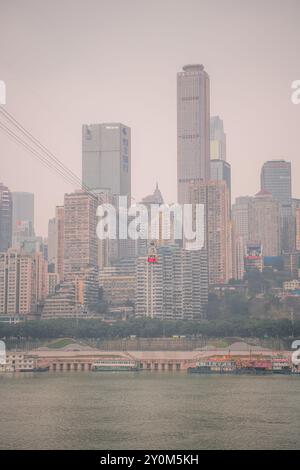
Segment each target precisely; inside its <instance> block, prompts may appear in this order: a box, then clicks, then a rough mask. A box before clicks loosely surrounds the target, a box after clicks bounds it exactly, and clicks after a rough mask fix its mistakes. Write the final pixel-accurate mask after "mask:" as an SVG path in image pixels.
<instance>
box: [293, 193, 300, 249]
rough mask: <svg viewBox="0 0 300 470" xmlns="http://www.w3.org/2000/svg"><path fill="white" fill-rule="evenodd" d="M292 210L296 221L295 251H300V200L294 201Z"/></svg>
mask: <svg viewBox="0 0 300 470" xmlns="http://www.w3.org/2000/svg"><path fill="white" fill-rule="evenodd" d="M292 208H293V218H294V221H295V249H296V251H300V199H293V200H292Z"/></svg>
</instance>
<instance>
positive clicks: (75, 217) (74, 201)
mask: <svg viewBox="0 0 300 470" xmlns="http://www.w3.org/2000/svg"><path fill="white" fill-rule="evenodd" d="M96 208H97V197H96V196H95V197H94V196H92V195H91V194H89V193H86V192H84V191H75V192H74V193H71V194H65V200H64V279H67V280H69V279H73V278H74V275H76V274H78V273H80V272H81V271H82V270H84V269H86V268H90V267H97V265H98V253H97V235H96Z"/></svg>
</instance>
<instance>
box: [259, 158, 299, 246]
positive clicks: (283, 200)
mask: <svg viewBox="0 0 300 470" xmlns="http://www.w3.org/2000/svg"><path fill="white" fill-rule="evenodd" d="M261 189H262V190H266V191H268V192H269V193H271V194H272V196H273V198H274V199H275V200H276V201H278V202H279V204H280V219H281V224H280V225H281V230H280V232H281V251H282V252H287V253H288V252H292V251H294V249H295V224H294V219H293V210H292V176H291V162H286V161H285V160H271V161H268V162H265V163H264V165H263V167H262V170H261Z"/></svg>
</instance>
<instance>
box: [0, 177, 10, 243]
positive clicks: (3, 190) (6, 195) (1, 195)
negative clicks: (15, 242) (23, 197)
mask: <svg viewBox="0 0 300 470" xmlns="http://www.w3.org/2000/svg"><path fill="white" fill-rule="evenodd" d="M11 244H12V197H11V192H10V191H9V189H8V188H7V187H6V186H4V184H2V183H0V252H2V251H6V250H7V249H8V248H10V247H11Z"/></svg>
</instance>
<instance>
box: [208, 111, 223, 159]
mask: <svg viewBox="0 0 300 470" xmlns="http://www.w3.org/2000/svg"><path fill="white" fill-rule="evenodd" d="M210 158H211V159H212V160H224V161H225V160H226V134H225V132H224V126H223V121H222V119H220V117H219V116H212V117H211V118H210Z"/></svg>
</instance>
